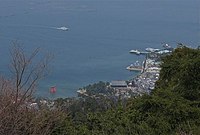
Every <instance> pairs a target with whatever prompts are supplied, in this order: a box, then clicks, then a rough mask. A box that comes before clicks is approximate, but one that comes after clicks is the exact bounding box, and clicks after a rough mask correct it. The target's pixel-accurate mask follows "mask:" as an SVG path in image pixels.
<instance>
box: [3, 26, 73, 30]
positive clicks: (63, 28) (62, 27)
mask: <svg viewBox="0 0 200 135" xmlns="http://www.w3.org/2000/svg"><path fill="white" fill-rule="evenodd" d="M6 26H7V27H32V28H43V29H56V30H62V31H68V30H69V28H67V27H65V26H61V27H50V26H42V25H6Z"/></svg>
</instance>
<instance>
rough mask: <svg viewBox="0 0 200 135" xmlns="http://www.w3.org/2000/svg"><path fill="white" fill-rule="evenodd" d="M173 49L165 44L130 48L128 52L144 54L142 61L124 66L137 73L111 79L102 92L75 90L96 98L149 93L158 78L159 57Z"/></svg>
mask: <svg viewBox="0 0 200 135" xmlns="http://www.w3.org/2000/svg"><path fill="white" fill-rule="evenodd" d="M173 50H174V49H173V48H172V47H171V46H169V45H168V44H165V45H164V46H163V48H161V49H157V48H146V49H145V51H138V50H130V51H129V53H131V54H135V55H136V57H137V56H139V55H143V56H144V60H143V61H138V60H137V61H136V62H134V63H132V64H130V65H129V66H127V67H126V70H129V71H131V72H138V75H137V76H135V77H133V78H132V79H130V80H113V81H111V82H110V84H109V85H108V86H107V87H106V90H105V91H104V93H99V92H97V93H96V94H93V95H90V94H88V91H87V90H86V89H80V90H78V91H77V93H78V95H79V96H84V97H85V96H86V97H87V96H89V97H92V98H98V95H100V96H102V95H103V96H104V97H110V98H113V97H115V98H121V99H127V98H131V97H135V96H141V95H143V94H145V93H146V94H150V92H151V91H152V90H153V89H154V88H155V83H156V81H157V80H158V79H159V75H160V70H161V68H160V65H161V57H163V56H166V55H169V54H171V53H172V51H173Z"/></svg>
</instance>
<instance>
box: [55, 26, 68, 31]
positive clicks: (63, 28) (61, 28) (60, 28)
mask: <svg viewBox="0 0 200 135" xmlns="http://www.w3.org/2000/svg"><path fill="white" fill-rule="evenodd" d="M56 29H57V30H63V31H67V30H69V28H67V27H64V26H63V27H59V28H56Z"/></svg>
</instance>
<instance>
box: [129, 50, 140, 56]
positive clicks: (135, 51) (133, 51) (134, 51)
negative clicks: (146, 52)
mask: <svg viewBox="0 0 200 135" xmlns="http://www.w3.org/2000/svg"><path fill="white" fill-rule="evenodd" d="M130 53H135V54H137V55H139V54H140V53H141V52H140V51H138V50H130Z"/></svg>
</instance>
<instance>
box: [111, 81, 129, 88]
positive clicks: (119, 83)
mask: <svg viewBox="0 0 200 135" xmlns="http://www.w3.org/2000/svg"><path fill="white" fill-rule="evenodd" d="M110 86H111V87H112V88H126V87H127V86H128V85H127V83H126V81H112V82H111V83H110Z"/></svg>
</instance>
